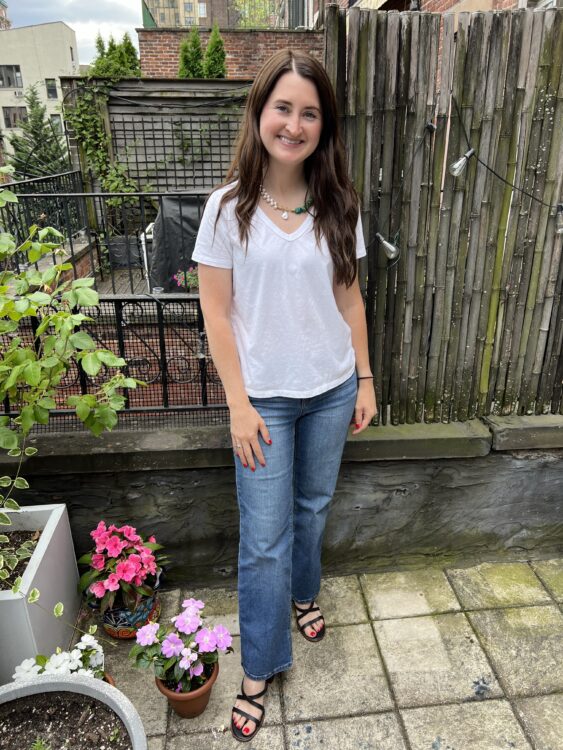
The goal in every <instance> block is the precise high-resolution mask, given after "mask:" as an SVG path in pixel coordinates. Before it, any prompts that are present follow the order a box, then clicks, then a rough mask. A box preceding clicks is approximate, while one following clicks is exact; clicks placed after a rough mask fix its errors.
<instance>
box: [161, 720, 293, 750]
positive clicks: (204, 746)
mask: <svg viewBox="0 0 563 750" xmlns="http://www.w3.org/2000/svg"><path fill="white" fill-rule="evenodd" d="M185 721H186V722H188V721H193V719H185ZM241 747H244V745H241V743H240V742H238V741H237V740H235V738H234V737H233V736H232V734H231V730H230V729H229V730H228V732H217V731H215V732H206V733H204V734H187V733H184V734H179V735H176V736H175V737H169V738H168V743H167V745H166V750H188V748H189V750H240V748H241ZM248 747H251V748H252V750H284V744H283V729H282V727H268V726H264V727H262V729H260V731H259V732H258V734H257V735H256V739H254V740H252V744H249V745H248Z"/></svg>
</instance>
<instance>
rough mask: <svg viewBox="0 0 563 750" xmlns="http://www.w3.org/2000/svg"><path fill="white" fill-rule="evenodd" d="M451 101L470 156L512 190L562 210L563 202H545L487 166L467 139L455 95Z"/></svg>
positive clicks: (543, 204) (544, 204)
mask: <svg viewBox="0 0 563 750" xmlns="http://www.w3.org/2000/svg"><path fill="white" fill-rule="evenodd" d="M452 101H453V103H454V106H455V109H456V112H457V116H458V118H459V122H460V124H461V129H462V131H463V135H464V138H465V141H466V143H467V148H468V149H469V150H471V151H473V153H472V154H471V156H474V157H475V159H477V161H478V162H479V164H481V165H482V166H483V167H485V169H488V170H489V172H491V173H492V174H494V176H495V177H498V179H499V180H501V181H502V182H504V183H505V184H506V185H508V186H509V187H511V188H513V189H514V190H517V191H518V192H519V193H522V194H523V195H526V196H527V197H528V198H531V199H532V200H534V201H537V202H538V203H540V204H541V205H542V206H545V207H546V208H550V209H551V210H552V211H554V210H555V211H563V203H557V204H555V205H551V204H550V203H546V202H545V201H542V200H541V199H540V198H536V196H535V195H533V194H532V193H528V192H527V191H526V190H523V189H522V188H519V187H518V186H517V185H514V184H513V183H512V182H509V181H508V180H505V178H504V177H502V175H500V174H499V173H498V172H495V170H494V169H493V168H492V167H489V165H488V164H486V163H485V162H484V161H483V160H482V159H481V158H480V156H479V154H478V153H477V152H476V151H475V149H474V148H473V146H472V145H471V142H470V141H469V136H468V135H467V130H466V129H465V125H464V122H463V118H462V116H461V112H460V109H459V105H458V103H457V100H456V98H455V96H452Z"/></svg>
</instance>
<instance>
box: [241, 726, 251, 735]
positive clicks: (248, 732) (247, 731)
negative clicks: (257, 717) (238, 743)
mask: <svg viewBox="0 0 563 750" xmlns="http://www.w3.org/2000/svg"><path fill="white" fill-rule="evenodd" d="M242 731H243V732H244V733H245V734H250V729H249V728H248V727H245V728H244V729H243V730H242Z"/></svg>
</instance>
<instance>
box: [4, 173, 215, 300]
mask: <svg viewBox="0 0 563 750" xmlns="http://www.w3.org/2000/svg"><path fill="white" fill-rule="evenodd" d="M19 185H20V183H18V184H16V185H14V187H15V188H19ZM17 195H18V201H19V202H18V203H10V204H7V205H6V206H5V207H4V208H2V209H0V226H2V227H3V228H4V229H5V230H6V231H9V232H10V233H12V234H13V235H14V236H15V237H16V240H17V241H18V243H21V242H23V241H24V240H25V238H26V237H27V234H28V227H29V226H31V225H32V224H39V225H40V226H54V227H55V228H56V229H58V230H59V231H60V232H62V234H63V235H64V238H65V239H64V242H63V249H64V251H65V256H66V257H65V260H67V261H68V262H70V263H71V264H72V269H73V270H72V275H73V276H74V277H75V278H81V277H93V278H94V279H95V287H96V289H97V290H98V291H99V292H100V293H102V294H144V293H147V292H151V291H152V290H153V289H157V290H161V291H164V292H173V291H175V292H179V293H182V292H187V291H188V290H187V289H186V288H185V287H184V286H183V285H182V281H181V279H183V278H185V273H186V272H187V271H188V270H189V268H190V267H191V255H192V251H193V247H194V244H195V238H196V235H197V230H198V228H199V222H200V219H201V214H202V210H203V205H204V202H205V199H206V197H207V192H205V191H197V190H191V191H184V192H176V193H167V194H164V193H84V192H75V193H64V192H59V193H35V194H27V193H23V192H19V190H18V192H17ZM18 262H19V264H20V265H21V263H23V262H25V258H21V257H20V258H19V259H18ZM54 262H55V257H54V256H53V257H51V258H44V259H43V260H42V261H40V263H39V266H41V267H44V266H45V265H46V264H48V263H54ZM178 279H180V281H179V280H178Z"/></svg>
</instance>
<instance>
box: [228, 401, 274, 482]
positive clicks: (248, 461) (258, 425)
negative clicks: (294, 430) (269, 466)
mask: <svg viewBox="0 0 563 750" xmlns="http://www.w3.org/2000/svg"><path fill="white" fill-rule="evenodd" d="M229 412H230V416H231V439H232V441H233V450H234V452H235V454H236V455H237V456H238V457H239V459H240V461H241V463H242V465H243V466H244V468H245V469H246V468H247V467H248V468H249V469H250V470H251V471H255V470H256V462H255V459H256V460H257V461H258V463H259V464H260V465H261V466H266V461H265V459H264V453H263V452H262V446H261V445H260V440H259V436H261V437H262V440H263V441H264V442H265V443H266V444H267V445H271V444H272V441H271V439H270V433H269V432H268V428H267V427H266V423H265V422H264V420H263V419H262V417H261V416H260V414H259V413H258V412H257V411H256V409H255V408H254V407H253V406H252V404H251V403H250V401H247V402H246V403H245V404H240V405H236V406H230V407H229Z"/></svg>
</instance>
